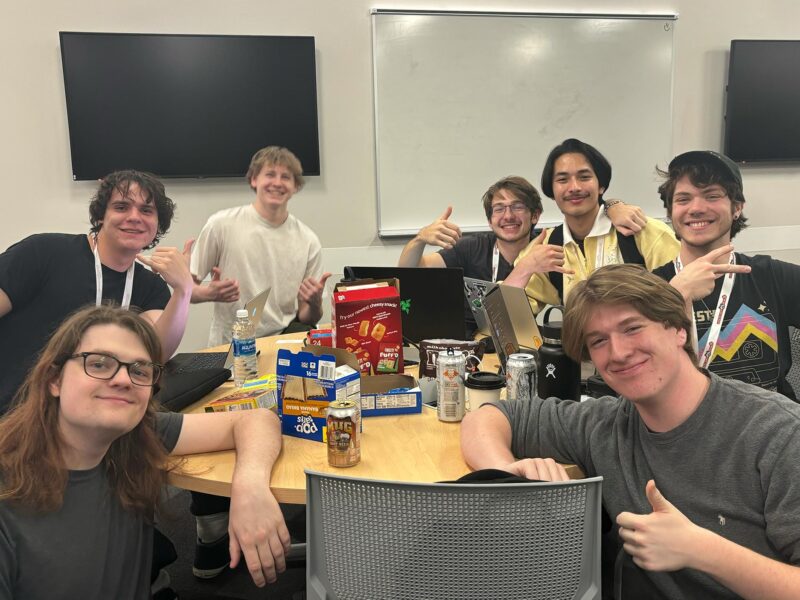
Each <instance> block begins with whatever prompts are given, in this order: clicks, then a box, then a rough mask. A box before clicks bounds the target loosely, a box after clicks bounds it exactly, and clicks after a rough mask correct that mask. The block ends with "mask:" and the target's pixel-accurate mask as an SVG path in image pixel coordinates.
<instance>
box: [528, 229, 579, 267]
mask: <svg viewBox="0 0 800 600" xmlns="http://www.w3.org/2000/svg"><path fill="white" fill-rule="evenodd" d="M546 235H547V230H546V229H543V230H542V232H541V233H540V234H539V235H538V236H536V238H535V239H534V240H533V241H532V242H531V244H530V245H529V246H528V251H527V253H526V254H525V256H523V257H522V258H520V259H519V261H517V264H516V266H515V268H517V267H519V268H521V269H522V270H523V271H524V272H525V273H526V274H527V275H532V274H534V273H549V272H550V271H558V272H559V273H568V274H572V273H574V272H575V271H573V270H572V269H565V268H564V247H563V246H555V245H553V244H545V243H544V238H545V236H546Z"/></svg>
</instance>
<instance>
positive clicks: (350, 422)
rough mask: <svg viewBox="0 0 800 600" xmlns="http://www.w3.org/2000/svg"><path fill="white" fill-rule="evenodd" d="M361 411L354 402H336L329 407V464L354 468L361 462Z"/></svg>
mask: <svg viewBox="0 0 800 600" xmlns="http://www.w3.org/2000/svg"><path fill="white" fill-rule="evenodd" d="M360 416H361V415H360V411H359V410H358V407H357V406H356V403H355V402H353V401H352V400H336V401H334V402H331V403H330V404H329V405H328V420H327V429H328V431H327V436H328V440H327V442H328V464H329V465H331V466H332V467H352V466H354V465H357V464H358V462H359V461H360V460H361V419H360V418H359V417H360Z"/></svg>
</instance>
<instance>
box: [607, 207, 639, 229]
mask: <svg viewBox="0 0 800 600" xmlns="http://www.w3.org/2000/svg"><path fill="white" fill-rule="evenodd" d="M608 218H609V219H611V224H612V225H614V228H615V229H616V230H617V231H619V232H620V233H621V234H622V235H633V234H634V233H638V232H639V231H641V230H642V229H644V228H645V226H646V225H647V216H646V215H645V214H644V211H643V210H642V209H641V208H639V207H638V206H634V205H632V204H625V203H624V202H618V203H616V204H614V206H610V207H609V208H608Z"/></svg>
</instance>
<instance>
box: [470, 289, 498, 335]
mask: <svg viewBox="0 0 800 600" xmlns="http://www.w3.org/2000/svg"><path fill="white" fill-rule="evenodd" d="M494 285H496V284H494V283H492V282H491V281H486V280H485V279H475V278H474V277H464V296H465V297H466V299H467V304H468V305H469V309H470V310H471V311H472V318H473V319H475V323H476V324H477V326H478V329H477V331H478V333H482V334H483V335H491V331H490V329H489V319H488V318H487V317H486V309H485V308H484V307H483V297H484V296H485V295H486V293H487V292H488V291H489V290H490V289H491V288H492V286H494Z"/></svg>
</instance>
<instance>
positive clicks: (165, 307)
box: [0, 171, 194, 415]
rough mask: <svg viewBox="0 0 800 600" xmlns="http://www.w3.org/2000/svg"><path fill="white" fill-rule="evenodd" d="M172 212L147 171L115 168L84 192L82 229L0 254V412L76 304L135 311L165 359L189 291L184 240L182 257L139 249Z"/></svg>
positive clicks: (162, 229) (151, 243)
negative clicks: (87, 198)
mask: <svg viewBox="0 0 800 600" xmlns="http://www.w3.org/2000/svg"><path fill="white" fill-rule="evenodd" d="M174 211H175V205H174V203H173V202H172V200H171V199H170V198H169V197H167V195H166V192H165V190H164V185H163V184H162V183H161V182H160V181H158V180H157V179H156V178H155V177H154V176H152V175H150V174H148V173H142V172H139V171H117V172H115V173H111V174H110V175H108V176H106V177H105V178H104V179H103V180H102V181H101V182H100V185H99V188H98V190H97V193H96V194H95V196H94V197H93V198H92V201H91V203H90V205H89V217H90V222H91V230H90V232H89V233H88V234H79V235H72V234H63V233H43V234H37V235H32V236H29V237H27V238H25V239H24V240H22V241H20V242H18V243H16V244H14V245H13V246H11V247H9V248H8V249H7V250H6V251H5V252H3V253H2V254H0V364H2V365H3V368H2V369H0V415H1V414H3V413H4V412H6V410H8V408H9V406H10V404H11V401H12V398H13V397H14V394H15V393H16V391H17V388H18V387H19V386H20V384H21V383H22V380H23V379H24V377H25V374H26V373H27V372H28V369H29V368H30V367H31V366H32V365H33V362H34V360H35V359H36V356H37V354H38V353H39V351H40V350H41V349H42V347H43V346H44V345H45V343H46V342H47V339H48V338H49V336H50V335H51V334H52V332H53V331H55V329H56V328H57V327H58V326H59V325H60V324H61V322H62V321H63V320H64V319H65V318H66V317H67V316H68V315H69V314H70V313H72V312H73V311H75V310H76V309H78V308H80V307H82V306H84V305H86V304H97V305H99V304H102V303H107V302H114V303H117V304H120V305H121V306H123V307H128V306H133V307H136V308H138V309H140V310H141V311H142V316H143V317H144V318H145V319H147V320H148V321H150V322H151V323H152V324H153V326H154V328H155V330H156V332H157V333H158V335H159V338H160V339H161V347H162V350H163V355H162V357H161V358H162V359H164V360H166V359H167V358H169V357H170V356H172V354H173V353H174V352H175V350H176V349H177V347H178V345H179V344H180V341H181V338H182V337H183V332H184V329H185V328H186V319H187V317H188V314H189V301H190V298H191V294H192V288H193V287H194V282H193V280H192V276H191V274H190V273H189V264H188V252H189V251H190V249H191V242H187V244H186V246H185V247H184V250H183V253H181V251H180V250H178V249H176V248H166V247H157V248H155V250H154V251H153V252H152V253H151V254H149V255H144V254H142V251H143V250H146V249H149V248H153V247H155V246H156V244H158V241H159V240H160V239H161V237H162V236H163V235H164V234H166V233H167V231H169V227H170V224H171V222H172V217H173V215H174ZM137 261H138V262H137ZM139 263H143V264H144V265H147V266H148V267H150V269H152V270H148V269H146V268H144V266H143V264H139ZM167 285H169V286H170V287H171V288H172V293H171V294H170V290H169V288H168V287H167Z"/></svg>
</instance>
